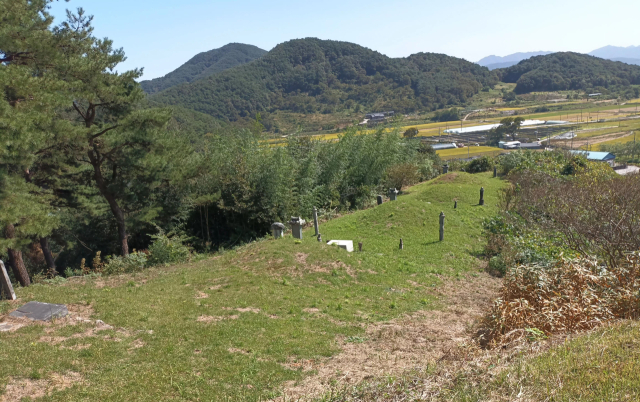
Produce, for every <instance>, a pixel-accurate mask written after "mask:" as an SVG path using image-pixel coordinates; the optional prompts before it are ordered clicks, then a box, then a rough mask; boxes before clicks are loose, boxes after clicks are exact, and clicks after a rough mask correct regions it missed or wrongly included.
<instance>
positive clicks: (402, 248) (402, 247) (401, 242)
mask: <svg viewBox="0 0 640 402" xmlns="http://www.w3.org/2000/svg"><path fill="white" fill-rule="evenodd" d="M400 250H404V242H403V241H402V239H400Z"/></svg>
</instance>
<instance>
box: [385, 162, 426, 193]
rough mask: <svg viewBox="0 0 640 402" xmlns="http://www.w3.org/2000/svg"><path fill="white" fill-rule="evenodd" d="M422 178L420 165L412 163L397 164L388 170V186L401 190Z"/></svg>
mask: <svg viewBox="0 0 640 402" xmlns="http://www.w3.org/2000/svg"><path fill="white" fill-rule="evenodd" d="M419 180H420V173H419V171H418V167H417V166H416V165H414V164H412V163H403V164H401V165H395V166H392V167H390V168H389V169H388V170H387V186H388V187H389V188H391V187H395V188H396V189H398V191H399V190H401V189H402V187H405V186H410V185H412V184H415V183H417V182H418V181H419Z"/></svg>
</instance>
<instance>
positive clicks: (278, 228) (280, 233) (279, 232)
mask: <svg viewBox="0 0 640 402" xmlns="http://www.w3.org/2000/svg"><path fill="white" fill-rule="evenodd" d="M284 229H285V226H284V225H283V224H282V223H280V222H276V223H274V224H273V225H271V233H272V234H273V238H274V239H280V238H282V237H284Z"/></svg>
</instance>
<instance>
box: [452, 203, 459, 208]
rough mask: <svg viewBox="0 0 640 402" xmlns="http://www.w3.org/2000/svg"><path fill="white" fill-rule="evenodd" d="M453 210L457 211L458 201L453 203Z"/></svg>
mask: <svg viewBox="0 0 640 402" xmlns="http://www.w3.org/2000/svg"><path fill="white" fill-rule="evenodd" d="M453 209H458V201H454V202H453Z"/></svg>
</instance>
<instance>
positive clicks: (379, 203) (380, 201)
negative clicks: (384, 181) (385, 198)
mask: <svg viewBox="0 0 640 402" xmlns="http://www.w3.org/2000/svg"><path fill="white" fill-rule="evenodd" d="M378 205H382V196H381V195H379V196H378Z"/></svg>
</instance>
